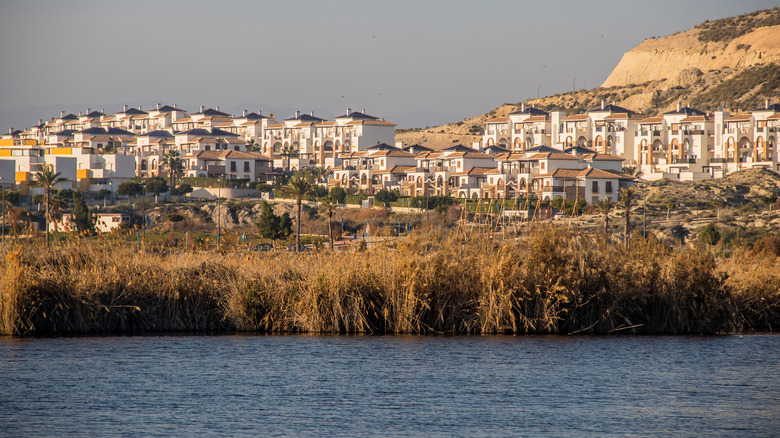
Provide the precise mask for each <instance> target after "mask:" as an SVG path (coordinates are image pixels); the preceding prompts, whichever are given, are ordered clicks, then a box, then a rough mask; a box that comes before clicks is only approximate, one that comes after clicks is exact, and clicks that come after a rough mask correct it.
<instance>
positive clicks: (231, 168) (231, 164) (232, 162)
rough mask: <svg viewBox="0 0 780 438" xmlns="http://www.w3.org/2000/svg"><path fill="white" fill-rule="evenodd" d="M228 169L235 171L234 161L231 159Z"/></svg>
mask: <svg viewBox="0 0 780 438" xmlns="http://www.w3.org/2000/svg"><path fill="white" fill-rule="evenodd" d="M230 171H231V172H235V171H236V162H235V161H231V162H230Z"/></svg>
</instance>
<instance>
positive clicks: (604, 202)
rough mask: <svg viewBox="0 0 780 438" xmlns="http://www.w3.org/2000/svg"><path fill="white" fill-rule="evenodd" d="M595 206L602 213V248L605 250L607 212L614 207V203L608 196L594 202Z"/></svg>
mask: <svg viewBox="0 0 780 438" xmlns="http://www.w3.org/2000/svg"><path fill="white" fill-rule="evenodd" d="M596 208H598V209H599V212H601V214H603V215H604V249H605V250H606V249H607V241H608V240H609V214H610V213H611V212H612V209H613V208H615V203H614V202H612V199H610V198H605V199H601V200H599V201H598V202H597V203H596Z"/></svg>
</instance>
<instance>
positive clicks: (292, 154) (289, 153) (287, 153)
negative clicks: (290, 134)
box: [281, 145, 299, 172]
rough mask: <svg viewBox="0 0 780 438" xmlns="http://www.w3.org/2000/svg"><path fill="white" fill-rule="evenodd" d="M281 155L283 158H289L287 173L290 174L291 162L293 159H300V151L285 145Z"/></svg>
mask: <svg viewBox="0 0 780 438" xmlns="http://www.w3.org/2000/svg"><path fill="white" fill-rule="evenodd" d="M281 155H282V156H283V157H287V171H288V172H289V171H290V160H291V159H293V158H298V156H299V154H298V149H296V148H294V147H292V146H290V145H285V146H284V147H283V148H282V154H281Z"/></svg>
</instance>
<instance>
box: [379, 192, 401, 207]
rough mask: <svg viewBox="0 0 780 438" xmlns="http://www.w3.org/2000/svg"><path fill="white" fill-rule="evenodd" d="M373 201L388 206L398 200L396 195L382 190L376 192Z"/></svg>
mask: <svg viewBox="0 0 780 438" xmlns="http://www.w3.org/2000/svg"><path fill="white" fill-rule="evenodd" d="M374 200H375V201H376V202H379V203H381V204H383V205H385V206H389V205H390V203H391V202H395V201H397V200H398V194H397V193H396V192H391V191H390V190H387V189H382V190H379V191H378V192H376V194H375V195H374Z"/></svg>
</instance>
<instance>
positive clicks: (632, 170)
mask: <svg viewBox="0 0 780 438" xmlns="http://www.w3.org/2000/svg"><path fill="white" fill-rule="evenodd" d="M623 173H625V174H626V175H628V176H633V177H634V178H637V179H639V178H641V177H642V171H641V170H639V167H638V166H623Z"/></svg>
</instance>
